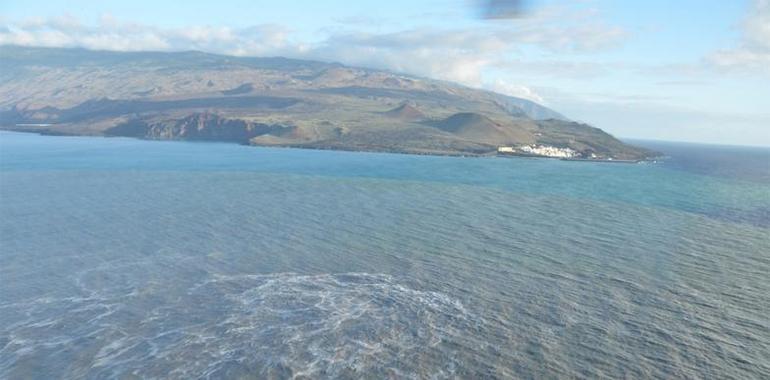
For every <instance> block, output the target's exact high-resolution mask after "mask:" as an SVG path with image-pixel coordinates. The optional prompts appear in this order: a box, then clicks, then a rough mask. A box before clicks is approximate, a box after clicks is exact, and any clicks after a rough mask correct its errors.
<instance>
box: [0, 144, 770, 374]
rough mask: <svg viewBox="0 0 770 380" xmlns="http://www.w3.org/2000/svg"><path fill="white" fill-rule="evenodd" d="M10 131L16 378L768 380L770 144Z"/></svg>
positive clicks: (5, 369) (0, 264)
mask: <svg viewBox="0 0 770 380" xmlns="http://www.w3.org/2000/svg"><path fill="white" fill-rule="evenodd" d="M637 143H639V144H642V145H645V146H648V147H651V148H653V149H656V150H659V151H662V152H664V153H666V154H667V155H668V157H667V158H666V159H665V160H664V161H662V162H658V163H643V164H607V163H591V162H567V161H559V160H548V159H526V158H502V157H501V158H462V157H430V156H415V155H399V154H379V153H351V152H333V151H314V150H300V149H273V148H256V147H246V146H238V145H230V144H215V143H181V142H157V141H141V140H132V139H123V138H91V137H50V136H39V135H33V134H20V133H10V132H2V133H0V378H37V379H52V378H93V379H97V378H98V379H101V378H132V377H140V378H153V377H154V378H180V379H189V378H241V377H246V378H291V377H294V378H323V377H333V378H360V377H364V378H559V377H564V378H575V377H577V378H619V377H626V378H649V377H652V378H720V379H730V378H734V379H751V378H756V379H760V378H768V377H770V359H769V358H770V318H768V315H770V150H768V149H766V148H736V147H719V146H705V145H687V144H671V143H653V142H637Z"/></svg>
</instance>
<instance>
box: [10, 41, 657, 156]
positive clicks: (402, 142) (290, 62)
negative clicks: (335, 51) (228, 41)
mask: <svg viewBox="0 0 770 380" xmlns="http://www.w3.org/2000/svg"><path fill="white" fill-rule="evenodd" d="M0 60H2V61H4V64H3V65H2V67H0V128H4V129H15V130H26V131H38V132H43V133H52V134H73V135H85V134H88V135H121V134H123V135H128V136H131V137H139V138H148V139H179V140H188V139H196V140H211V141H230V142H237V143H243V144H252V145H271V146H276V145H278V146H293V147H307V148H324V149H327V148H328V149H346V150H377V151H394V152H407V153H428V154H493V153H494V152H496V150H497V147H499V146H507V145H513V146H516V145H523V144H539V143H540V144H542V143H545V142H546V141H550V142H551V143H552V144H558V145H560V146H562V147H565V148H567V147H569V148H581V149H583V150H584V151H586V152H588V151H589V150H590V151H591V152H597V151H602V152H604V153H603V154H604V155H606V156H607V157H614V158H632V159H638V158H643V157H644V156H647V155H649V154H648V153H649V152H647V151H645V150H643V149H640V148H636V147H632V146H629V145H626V144H623V143H622V142H620V141H618V140H617V139H614V138H613V137H611V136H610V135H608V134H606V133H604V132H603V131H601V130H598V129H595V128H589V127H588V126H586V125H584V124H580V123H575V122H572V121H569V120H568V119H567V118H566V117H564V116H563V115H561V114H559V113H558V112H556V111H553V110H551V109H549V108H547V107H544V106H542V105H539V104H537V103H534V102H531V101H529V100H526V99H521V98H515V97H510V96H507V95H502V94H497V93H494V92H490V91H486V90H479V89H473V88H469V87H466V86H462V85H459V84H455V83H451V82H446V81H441V80H434V79H429V78H422V77H417V76H411V75H406V74H399V73H393V72H389V71H386V70H376V69H369V68H360V67H352V66H345V65H343V64H340V63H328V62H321V61H308V60H299V59H291V58H283V57H230V56H225V55H218V54H210V53H203V52H197V51H188V52H110V51H93V50H86V49H67V48H26V47H19V46H8V45H5V46H0ZM201 115H206V116H205V117H203V116H201ZM463 115H465V117H467V116H468V115H476V116H473V117H472V118H473V119H474V120H475V121H474V122H470V123H466V124H467V125H464V126H463V128H460V129H457V130H453V129H452V128H446V127H447V124H446V123H452V122H456V121H458V120H459V119H462V118H463V117H464V116H463ZM458 118H459V119H458ZM193 120H194V121H195V122H194V123H193ZM190 123H193V124H194V125H195V128H192V124H190ZM442 123H443V124H442ZM140 126H144V127H140ZM266 126H273V127H266ZM275 126H281V129H276V128H274V127H275ZM442 126H443V127H442ZM289 130H290V131H291V133H289V132H288V131H289ZM143 131H144V132H143ZM194 131H197V132H194ZM597 141H600V143H598V144H599V145H600V146H598V148H599V149H595V148H597V147H592V146H593V145H597V143H596V142H597Z"/></svg>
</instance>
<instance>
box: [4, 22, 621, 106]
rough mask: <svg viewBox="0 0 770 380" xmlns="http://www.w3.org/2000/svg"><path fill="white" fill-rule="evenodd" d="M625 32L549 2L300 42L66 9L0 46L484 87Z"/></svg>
mask: <svg viewBox="0 0 770 380" xmlns="http://www.w3.org/2000/svg"><path fill="white" fill-rule="evenodd" d="M626 37H627V33H626V32H625V31H623V30H622V29H620V28H618V27H614V26H608V25H606V24H604V23H603V22H602V21H601V16H600V15H599V14H598V13H597V12H595V11H592V10H582V9H579V8H567V7H548V8H544V9H541V10H540V11H538V12H536V13H535V14H532V15H531V16H529V17H522V18H517V19H515V20H504V21H496V22H480V23H476V24H473V26H470V27H465V28H462V29H461V28H455V29H452V28H449V29H447V28H444V29H438V28H413V29H406V30H400V31H391V32H387V33H366V32H362V31H361V30H360V29H359V30H356V29H349V30H346V29H336V30H335V31H334V32H332V33H327V34H326V36H325V37H322V38H321V39H320V40H316V41H314V42H305V41H301V40H298V39H297V38H296V35H295V34H294V33H293V32H292V31H291V30H290V29H288V28H286V27H284V26H281V25H256V26H252V27H248V28H229V27H221V26H207V25H198V26H194V25H193V26H188V27H184V28H159V27H154V26H148V25H141V24H136V23H129V22H124V21H121V20H118V19H116V18H115V17H113V16H111V15H104V16H102V17H101V18H100V20H99V21H98V23H96V24H95V25H86V24H83V23H82V22H80V21H79V20H78V19H76V18H74V17H72V16H69V15H64V16H61V17H53V18H35V19H29V20H24V21H21V22H15V23H7V25H6V26H5V27H4V28H3V27H0V44H16V45H27V46H49V47H76V46H78V47H85V48H90V49H105V50H121V51H137V50H163V51H167V50H202V51H208V52H215V53H224V54H234V55H257V56H260V55H261V56H276V55H282V56H287V57H293V58H311V59H321V60H329V61H339V62H343V63H346V64H351V65H358V66H369V67H375V68H382V69H390V70H394V71H401V72H407V73H411V74H416V75H422V76H429V77H434V78H439V79H445V80H452V81H457V82H460V83H463V84H466V85H470V86H476V87H480V86H482V85H484V83H485V78H484V72H485V70H487V69H489V68H496V69H497V70H501V69H503V68H504V66H505V65H504V64H503V63H504V62H506V61H508V60H511V59H513V57H514V56H516V55H518V54H519V49H520V48H521V47H522V46H524V45H531V46H535V47H537V48H540V49H542V50H545V51H570V52H576V51H593V50H597V49H604V48H611V47H613V46H615V45H616V44H618V43H620V42H622V41H623V40H624V39H625V38H626ZM498 87H499V86H498ZM510 91H512V90H510Z"/></svg>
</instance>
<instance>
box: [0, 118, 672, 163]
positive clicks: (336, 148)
mask: <svg viewBox="0 0 770 380" xmlns="http://www.w3.org/2000/svg"><path fill="white" fill-rule="evenodd" d="M0 132H13V133H29V134H37V135H40V136H51V137H100V138H127V139H132V140H140V141H164V142H183V143H215V144H232V145H241V146H246V147H259V148H282V149H306V150H318V151H338V152H358V153H380V154H403V155H413V156H434V157H467V158H539V159H558V160H561V161H579V162H613V163H640V162H654V161H657V160H658V159H660V158H644V159H639V160H620V159H617V160H596V159H577V158H574V159H572V158H561V157H548V156H540V155H534V154H533V155H526V154H500V153H498V152H497V151H496V150H490V151H489V152H485V153H474V152H451V151H414V150H408V149H392V148H381V149H380V148H370V149H366V148H356V147H339V146H322V145H315V146H314V145H302V144H287V145H261V144H249V143H241V142H237V141H217V140H185V139H148V138H142V137H131V136H111V135H104V134H99V133H94V134H75V133H67V132H59V131H51V130H50V129H47V128H45V129H43V128H41V129H26V128H13V127H11V128H7V127H0Z"/></svg>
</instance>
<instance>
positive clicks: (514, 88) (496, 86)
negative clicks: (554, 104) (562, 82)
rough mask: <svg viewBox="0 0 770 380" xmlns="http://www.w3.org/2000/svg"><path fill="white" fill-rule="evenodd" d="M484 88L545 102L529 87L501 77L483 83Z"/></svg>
mask: <svg viewBox="0 0 770 380" xmlns="http://www.w3.org/2000/svg"><path fill="white" fill-rule="evenodd" d="M484 88H486V89H488V90H491V91H494V92H497V93H500V94H503V95H510V96H515V97H517V98H523V99H529V100H532V101H534V102H537V103H541V104H543V103H545V101H544V99H543V97H542V96H540V95H539V94H537V93H536V92H535V91H533V90H532V89H531V88H529V87H527V86H523V85H520V84H515V83H509V82H506V81H504V80H502V79H496V80H495V81H492V82H489V83H485V84H484Z"/></svg>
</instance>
